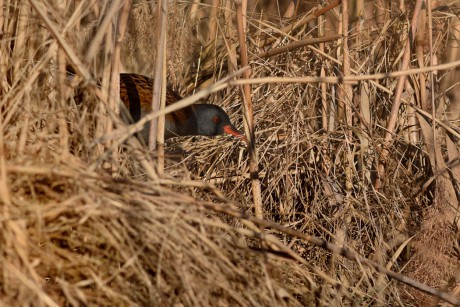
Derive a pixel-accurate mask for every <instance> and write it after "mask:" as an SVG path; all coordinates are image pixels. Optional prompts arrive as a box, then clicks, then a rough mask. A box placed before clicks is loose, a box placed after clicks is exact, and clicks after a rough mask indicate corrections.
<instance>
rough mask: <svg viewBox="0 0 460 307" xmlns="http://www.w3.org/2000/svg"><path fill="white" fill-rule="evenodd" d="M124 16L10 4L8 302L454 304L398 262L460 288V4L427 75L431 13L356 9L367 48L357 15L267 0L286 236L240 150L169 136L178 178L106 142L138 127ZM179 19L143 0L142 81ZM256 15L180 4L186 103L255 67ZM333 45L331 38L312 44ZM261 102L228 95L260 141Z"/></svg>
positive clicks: (133, 63) (373, 6) (0, 100)
mask: <svg viewBox="0 0 460 307" xmlns="http://www.w3.org/2000/svg"><path fill="white" fill-rule="evenodd" d="M116 2H117V1H112V2H103V1H86V0H82V1H76V2H75V1H68V3H67V2H65V1H64V2H59V3H54V2H53V1H44V2H43V1H42V2H40V1H36V0H30V1H9V2H8V3H9V5H10V6H9V7H5V8H3V12H4V14H3V15H0V21H2V22H0V25H2V27H3V28H2V29H1V32H0V37H1V41H0V50H1V51H0V75H1V76H2V78H1V83H0V111H1V114H0V207H1V211H0V212H1V213H0V221H1V223H2V232H1V233H0V247H1V248H0V250H1V252H0V263H2V266H1V271H2V274H0V301H1V302H2V303H3V304H5V305H15V304H21V305H40V306H41V305H50V306H57V305H74V306H77V305H107V306H109V305H110V306H113V305H152V304H155V305H178V304H182V305H185V306H197V305H198V306H216V305H217V306H229V305H242V306H246V305H262V306H274V305H276V306H278V305H286V306H297V305H299V306H304V305H331V304H337V305H352V304H358V305H371V304H372V305H374V304H382V305H401V306H403V305H407V304H413V303H419V304H424V303H426V302H435V301H436V300H437V299H438V298H439V297H443V296H442V294H440V293H436V292H435V294H436V295H435V296H433V295H431V296H428V295H425V294H424V295H421V294H420V293H421V292H418V291H417V290H414V288H413V287H409V286H403V285H402V283H399V282H394V281H392V280H390V279H389V278H388V276H387V275H385V274H381V273H378V272H377V271H379V272H385V271H384V270H383V269H382V268H387V269H391V270H393V271H396V272H402V273H403V274H404V275H405V276H409V277H412V278H413V279H415V280H418V281H421V282H423V283H425V284H426V285H429V286H432V287H436V288H437V289H440V290H442V291H444V292H450V291H454V289H455V287H456V286H457V288H458V285H456V284H455V282H452V280H455V276H454V274H455V272H456V270H457V269H458V262H459V248H458V246H459V242H460V239H459V237H458V233H459V232H458V229H459V228H460V227H459V226H458V220H459V219H458V216H459V213H458V212H459V208H458V203H459V202H458V197H459V195H458V190H459V188H458V187H459V186H458V182H459V181H460V168H459V166H458V161H459V159H458V153H459V144H458V139H459V131H458V119H459V116H458V112H456V110H457V109H458V108H457V106H458V103H459V100H458V99H457V98H458V95H456V93H457V92H458V90H457V88H458V84H456V80H458V75H455V74H456V71H455V69H454V68H456V67H457V66H455V65H456V64H455V61H457V60H458V59H459V58H458V54H457V53H455V52H454V51H452V50H455V49H454V47H455V46H456V45H455V43H458V39H459V38H458V36H457V35H456V33H458V27H459V26H458V23H457V22H456V20H455V18H456V17H455V16H456V15H455V14H456V13H458V10H459V5H458V3H457V2H454V3H450V2H449V3H448V2H446V1H436V2H435V1H431V3H432V5H433V7H431V8H429V10H427V8H426V7H424V8H423V9H421V12H420V14H421V16H424V18H425V19H423V18H421V19H420V20H424V22H420V23H419V24H418V25H417V28H418V29H419V32H418V33H419V34H417V37H415V38H416V39H415V41H413V42H412V43H411V45H410V48H409V51H411V53H410V54H409V61H408V66H407V67H401V63H402V62H404V61H403V59H404V57H405V54H404V50H405V49H404V48H405V46H406V44H407V43H408V40H409V39H410V36H408V35H407V33H408V32H409V26H408V22H407V20H409V21H410V20H411V18H412V15H413V13H414V11H417V9H416V6H415V5H414V4H413V3H412V1H406V2H407V6H403V5H401V6H399V4H400V3H402V2H401V1H390V2H389V3H387V2H385V1H376V3H374V2H372V1H366V5H365V6H364V7H360V3H361V2H360V1H348V2H347V3H348V4H349V8H348V9H349V13H348V14H345V15H346V16H348V17H349V18H350V23H349V29H350V32H349V33H348V37H347V38H340V36H337V34H342V33H341V32H340V29H341V27H340V22H343V20H342V19H341V18H342V17H341V16H340V9H341V6H340V5H339V3H338V2H334V1H330V2H329V3H328V4H330V6H327V7H323V6H320V5H318V4H317V3H316V2H315V1H308V3H307V2H305V3H303V4H302V6H299V7H297V8H295V7H294V6H293V7H290V6H289V2H286V3H283V4H282V5H281V6H279V7H275V6H273V1H266V2H267V3H265V2H261V3H260V4H258V5H255V4H254V3H253V2H251V3H250V6H249V10H248V16H247V26H248V29H247V37H248V40H247V42H248V57H249V62H250V65H251V72H252V76H251V78H252V79H250V80H249V81H250V82H252V83H253V84H252V86H251V91H252V94H251V97H252V104H253V109H254V122H255V140H256V148H257V151H258V169H259V174H258V176H259V178H260V184H261V191H262V195H261V196H262V201H263V213H264V219H266V220H269V221H272V222H276V223H277V224H263V223H258V222H257V220H255V219H252V218H250V216H251V215H252V214H253V210H254V208H253V207H254V200H253V198H252V188H253V186H251V175H250V172H249V160H248V150H247V148H246V147H245V146H244V145H243V144H241V143H239V142H237V141H235V140H234V139H231V138H227V137H218V138H213V139H209V138H203V137H192V138H184V139H180V140H172V141H169V142H168V144H167V146H166V148H167V158H168V159H167V163H166V170H165V174H166V175H165V176H164V177H159V176H158V175H157V173H156V171H155V165H156V155H155V154H152V153H149V152H148V151H147V149H146V146H142V145H141V144H139V142H138V141H137V139H135V138H134V137H131V138H130V139H129V140H128V141H127V142H124V143H123V144H117V143H116V142H107V143H104V144H100V143H96V142H95V140H96V139H98V138H100V137H101V136H103V135H105V134H107V133H110V132H111V131H112V130H114V129H118V128H121V127H123V126H124V124H123V123H122V122H121V120H120V119H119V115H118V114H116V111H115V110H113V108H112V107H111V106H109V103H108V101H109V100H110V99H108V97H109V95H110V93H111V92H110V86H109V81H110V80H108V77H109V76H110V73H109V72H110V70H111V69H114V70H115V71H116V69H118V68H114V67H111V65H112V63H114V62H112V58H113V53H112V52H113V50H112V49H113V48H112V46H113V45H114V42H115V41H116V38H117V37H116V35H115V34H114V33H113V32H112V29H115V28H116V27H115V26H114V25H112V21H115V20H117V14H115V15H114V17H113V18H111V19H109V22H108V23H106V22H105V21H104V20H105V19H104V18H105V17H106V16H107V14H108V13H109V12H110V5H112V4H113V3H116ZM122 2H123V1H122ZM403 2H404V1H403ZM406 2H404V3H406ZM434 2H435V3H434ZM379 3H380V4H379ZM360 9H362V10H360ZM157 10H158V8H157V6H156V4H155V5H151V4H150V3H147V2H143V1H134V2H133V4H132V7H131V10H130V15H129V18H128V25H127V26H128V27H127V33H126V35H125V39H124V40H123V43H122V52H121V56H120V60H121V62H122V68H121V70H123V71H129V72H136V73H142V74H146V75H152V74H153V67H154V59H155V55H156V50H155V48H156V45H155V41H156V37H157V35H158V33H157V32H159V31H157V30H158V29H156V25H157V17H158V12H157ZM40 11H41V12H42V13H40ZM318 11H321V12H322V13H321V14H318V15H315V12H318ZM117 12H118V11H117ZM235 14H236V13H235V4H234V2H233V1H193V2H177V3H173V4H171V5H170V9H169V20H170V23H169V26H168V39H167V46H168V52H167V54H168V62H167V71H168V76H169V78H168V81H169V82H170V84H171V85H173V86H174V87H175V88H178V90H179V91H180V92H181V93H183V94H184V95H185V94H186V93H193V91H194V90H198V89H200V88H205V87H207V86H209V85H210V84H213V83H215V82H216V81H217V80H219V79H221V78H222V77H224V76H226V75H228V74H230V73H231V72H233V71H234V69H236V68H238V67H237V64H239V62H238V60H239V46H238V32H237V27H236V24H235V20H236V19H235ZM457 15H458V14H457ZM307 17H308V18H307ZM305 20H307V21H305ZM345 20H346V18H345ZM302 21H305V22H302ZM104 25H107V27H105V28H104ZM430 31H431V32H430ZM280 33H284V34H283V35H281V34H280ZM312 37H315V38H317V37H320V38H321V37H325V42H324V43H319V44H315V45H304V46H301V47H298V46H297V47H293V46H292V45H290V44H292V43H294V42H296V43H298V44H300V43H302V42H304V43H305V40H306V39H309V38H312ZM337 37H339V38H337ZM430 37H432V42H431V43H430V40H429V38H430ZM97 38H99V41H97ZM343 39H347V40H348V41H347V44H344V41H343ZM299 42H300V43H299ZM283 46H284V47H285V46H288V47H289V51H280V52H278V53H276V54H275V55H272V54H267V53H266V51H273V50H275V51H276V48H280V47H283ZM347 46H348V47H347ZM93 47H94V48H93ZM344 56H345V59H348V60H349V61H350V65H349V66H350V67H349V69H346V68H343V67H344V66H347V65H342V64H343V60H344ZM436 63H454V64H455V65H454V64H452V66H451V67H450V69H449V70H448V71H438V70H436V71H432V72H429V73H425V74H420V73H417V74H414V73H408V75H407V78H406V81H405V82H404V83H403V86H402V87H401V92H398V89H399V88H400V87H398V85H397V80H398V78H395V77H391V76H389V75H386V76H384V77H373V78H368V79H366V80H361V81H359V82H356V79H357V78H356V77H354V76H358V77H366V76H369V75H375V74H380V73H384V74H388V73H390V72H394V71H403V72H408V71H409V70H410V69H414V68H419V67H429V66H433V65H435V64H436ZM66 64H72V65H73V66H74V67H76V71H77V76H78V77H77V78H76V80H73V81H70V80H68V79H67V78H66V72H65V67H66ZM433 70H434V69H433ZM91 76H94V78H93V77H91ZM326 76H327V77H339V78H336V79H328V80H325V79H321V78H320V77H326ZM100 77H104V78H103V81H102V83H101V84H102V85H101V86H100V87H99V86H97V85H96V82H95V79H96V78H100ZM298 77H310V79H308V80H307V81H305V80H306V79H302V80H299V79H293V78H298ZM342 77H343V78H342ZM257 78H265V79H264V80H263V81H260V82H259V81H257ZM288 78H290V79H288ZM347 78H351V79H353V78H355V80H351V81H354V82H352V83H346V82H343V80H349V79H347ZM77 79H80V80H77ZM312 80H314V82H312ZM331 80H332V81H331ZM445 80H447V81H445ZM246 81H247V80H246ZM457 83H458V82H457ZM347 93H351V96H350V99H349V100H347V97H348V96H347V95H348V94H347ZM399 94H400V95H399ZM78 95H80V96H79V97H77V96H78ZM241 95H242V94H241V91H240V87H239V86H236V85H234V84H230V86H228V87H227V88H225V89H224V90H222V91H219V92H217V93H214V94H211V95H210V96H209V97H208V98H207V99H206V100H207V101H208V102H210V103H215V104H219V105H221V106H223V107H224V109H226V110H227V111H228V113H229V114H231V117H232V121H233V122H234V123H236V126H237V127H238V128H241V129H242V127H243V120H242V115H241V114H243V110H242V102H241V101H242V98H241ZM398 97H400V98H398ZM76 98H78V99H76ZM79 101H82V102H81V103H79ZM398 101H401V102H402V104H401V107H400V108H398V109H397V110H392V107H393V106H394V105H395V103H396V102H398ZM395 116H396V117H395ZM391 118H395V120H396V121H395V125H394V127H390V126H389V124H388V123H389V122H390V119H391ZM216 205H217V206H216ZM237 212H243V213H237ZM259 222H260V221H259ZM261 225H265V226H264V227H262V226H261ZM275 225H276V226H275ZM281 226H284V228H283V227H281ZM287 230H290V231H287ZM295 231H297V232H295ZM300 234H302V235H303V236H301V235H300ZM316 237H318V238H321V239H322V240H323V241H320V240H316V239H315V238H316ZM327 243H333V244H335V245H336V247H337V248H336V247H334V246H332V245H330V244H327ZM355 253H356V254H359V255H360V256H362V257H364V258H366V260H370V261H372V263H373V264H370V262H369V261H364V262H363V261H360V260H359V259H363V258H359V257H355V256H354V255H355ZM375 264H377V265H380V267H378V269H379V270H377V271H376V270H375V269H374V268H376V267H377V265H375ZM387 273H388V272H387ZM392 278H395V276H393V277H392ZM399 280H403V281H404V282H405V283H410V282H409V281H407V279H404V276H402V277H401V278H400V279H399ZM426 285H416V287H417V288H418V289H422V290H424V291H429V290H427V289H428V288H427V287H426ZM431 294H433V292H431ZM443 298H444V299H450V301H451V302H455V298H453V296H452V297H446V296H444V297H443ZM457 302H458V301H457Z"/></svg>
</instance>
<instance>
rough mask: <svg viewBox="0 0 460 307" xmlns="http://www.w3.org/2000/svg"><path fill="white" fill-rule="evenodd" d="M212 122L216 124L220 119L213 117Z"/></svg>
mask: <svg viewBox="0 0 460 307" xmlns="http://www.w3.org/2000/svg"><path fill="white" fill-rule="evenodd" d="M212 121H213V122H215V123H218V122H219V121H220V118H219V117H218V116H214V117H213V118H212Z"/></svg>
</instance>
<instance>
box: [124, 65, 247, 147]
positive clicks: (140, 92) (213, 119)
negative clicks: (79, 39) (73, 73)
mask: <svg viewBox="0 0 460 307" xmlns="http://www.w3.org/2000/svg"><path fill="white" fill-rule="evenodd" d="M152 95H153V79H151V78H149V77H147V76H144V75H140V74H134V73H121V74H120V99H121V101H122V102H123V104H124V105H125V106H126V108H127V110H128V111H129V114H130V115H131V118H132V120H133V121H134V122H137V121H139V120H140V119H141V118H142V117H144V116H145V115H146V114H148V113H150V112H151V111H152ZM181 99H182V97H181V96H180V95H179V94H177V93H176V92H175V91H173V90H172V89H171V88H169V87H167V89H166V105H171V104H173V103H175V102H177V101H179V100H181ZM125 120H126V118H125ZM149 133H150V125H148V124H147V125H145V127H144V129H143V130H142V132H141V133H140V135H141V137H142V138H143V139H144V140H145V141H146V142H148V139H149ZM223 134H229V135H232V136H234V137H236V138H239V139H241V140H242V141H244V142H246V143H247V138H246V136H245V135H244V134H243V133H241V132H240V131H238V129H236V128H235V126H234V125H233V124H232V123H231V121H230V118H229V116H228V114H227V113H226V112H225V111H224V110H223V109H222V108H221V107H219V106H217V105H214V104H192V105H190V106H187V107H185V108H182V109H179V110H177V111H175V112H171V113H168V114H166V115H165V140H166V139H170V138H172V137H176V136H196V135H202V136H210V137H212V136H217V135H223Z"/></svg>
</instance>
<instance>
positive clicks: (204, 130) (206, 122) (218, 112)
mask: <svg viewBox="0 0 460 307" xmlns="http://www.w3.org/2000/svg"><path fill="white" fill-rule="evenodd" d="M194 109H195V110H194V111H195V115H196V121H197V129H198V134H200V135H206V136H216V135H221V134H230V135H233V136H235V137H237V138H240V139H242V140H243V141H244V142H247V139H246V136H245V135H244V134H243V133H241V132H239V131H238V130H237V129H236V128H235V126H233V124H232V123H231V122H230V118H229V117H228V115H227V113H225V111H224V110H223V109H222V108H221V107H219V106H216V105H212V104H197V105H194Z"/></svg>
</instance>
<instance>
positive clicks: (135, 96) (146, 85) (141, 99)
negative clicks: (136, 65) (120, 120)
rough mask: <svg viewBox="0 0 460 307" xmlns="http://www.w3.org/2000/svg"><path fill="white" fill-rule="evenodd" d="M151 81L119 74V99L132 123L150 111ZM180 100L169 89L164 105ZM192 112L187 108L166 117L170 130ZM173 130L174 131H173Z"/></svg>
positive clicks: (133, 75) (142, 77)
mask: <svg viewBox="0 0 460 307" xmlns="http://www.w3.org/2000/svg"><path fill="white" fill-rule="evenodd" d="M152 93H153V79H151V78H149V77H146V76H143V75H138V74H120V98H121V100H122V101H123V103H124V104H125V106H126V108H127V109H128V110H129V113H130V114H131V117H132V118H133V120H134V121H138V120H139V119H141V117H143V116H144V115H145V114H148V113H150V112H151V110H152ZM180 99H182V97H180V96H179V95H178V94H177V93H175V92H174V91H173V90H171V89H169V88H168V89H167V92H166V105H171V104H173V103H175V102H177V101H178V100H180ZM190 111H192V108H191V107H187V108H184V109H181V110H178V111H176V112H173V113H169V114H167V115H166V119H167V121H168V122H169V124H170V126H171V128H172V129H174V127H175V126H176V125H177V124H178V123H181V122H185V121H186V120H187V118H188V116H189V112H190ZM174 130H175V129H174Z"/></svg>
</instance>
